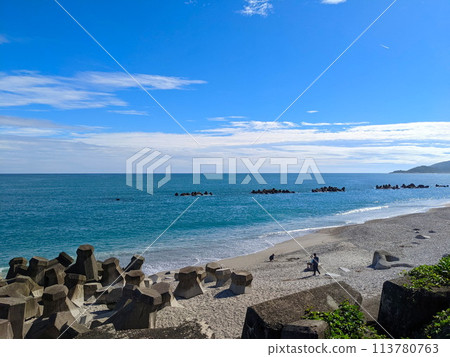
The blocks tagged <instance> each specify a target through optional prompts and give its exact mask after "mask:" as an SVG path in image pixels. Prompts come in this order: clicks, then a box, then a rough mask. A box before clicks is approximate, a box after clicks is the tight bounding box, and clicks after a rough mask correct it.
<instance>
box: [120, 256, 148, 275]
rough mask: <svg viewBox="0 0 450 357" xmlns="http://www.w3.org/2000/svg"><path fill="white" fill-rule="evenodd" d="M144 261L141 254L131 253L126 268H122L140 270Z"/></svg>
mask: <svg viewBox="0 0 450 357" xmlns="http://www.w3.org/2000/svg"><path fill="white" fill-rule="evenodd" d="M144 262H145V258H144V257H143V256H141V255H138V254H135V255H133V257H132V258H131V261H130V263H129V264H128V265H127V266H126V268H125V269H124V270H125V271H130V270H140V269H142V266H143V265H144Z"/></svg>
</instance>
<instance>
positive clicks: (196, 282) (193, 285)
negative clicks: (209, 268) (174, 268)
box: [174, 267, 204, 299]
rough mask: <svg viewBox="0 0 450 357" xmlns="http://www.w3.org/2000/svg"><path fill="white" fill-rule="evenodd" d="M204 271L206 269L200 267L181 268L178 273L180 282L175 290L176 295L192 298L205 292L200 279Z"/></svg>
mask: <svg viewBox="0 0 450 357" xmlns="http://www.w3.org/2000/svg"><path fill="white" fill-rule="evenodd" d="M202 272H204V270H201V271H199V269H198V267H185V268H183V269H180V271H179V273H178V280H179V283H178V285H177V287H176V289H175V291H174V295H175V296H178V297H182V298H185V299H190V298H192V297H194V296H197V295H200V294H203V293H204V290H203V286H202V283H201V280H200V278H201V273H202ZM199 273H200V274H199ZM199 275H200V277H199Z"/></svg>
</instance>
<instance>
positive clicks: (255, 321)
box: [242, 282, 362, 338]
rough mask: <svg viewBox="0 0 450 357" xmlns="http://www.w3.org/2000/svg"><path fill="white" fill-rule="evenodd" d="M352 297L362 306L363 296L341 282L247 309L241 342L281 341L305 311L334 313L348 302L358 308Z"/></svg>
mask: <svg viewBox="0 0 450 357" xmlns="http://www.w3.org/2000/svg"><path fill="white" fill-rule="evenodd" d="M342 287H344V288H345V290H346V291H345V290H344V289H342ZM352 297H353V298H354V299H356V301H357V303H358V304H361V302H362V297H361V294H360V293H359V292H358V291H356V290H355V289H353V288H352V287H351V286H350V285H348V284H347V283H345V282H340V283H339V284H338V283H332V284H328V285H324V286H320V287H317V288H314V289H310V290H305V291H300V292H298V293H294V294H291V295H287V296H283V297H281V298H277V299H273V300H269V301H265V302H262V303H260V304H257V305H253V306H250V307H249V308H247V314H246V316H245V322H244V328H243V330H242V338H281V334H282V330H283V328H284V327H285V326H287V325H289V324H292V323H294V322H296V321H299V320H301V319H302V318H303V317H304V315H305V310H306V309H309V308H311V309H312V310H315V311H321V312H326V311H333V310H335V309H337V308H338V307H339V304H340V303H342V302H344V301H345V300H348V301H350V302H351V303H352V304H356V302H355V301H354V300H353V298H352Z"/></svg>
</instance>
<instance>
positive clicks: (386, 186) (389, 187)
mask: <svg viewBox="0 0 450 357" xmlns="http://www.w3.org/2000/svg"><path fill="white" fill-rule="evenodd" d="M375 188H376V189H377V190H399V189H400V188H430V186H425V185H417V186H416V185H415V184H413V183H410V184H409V185H405V184H403V185H401V186H399V185H395V186H393V185H391V184H386V185H376V186H375Z"/></svg>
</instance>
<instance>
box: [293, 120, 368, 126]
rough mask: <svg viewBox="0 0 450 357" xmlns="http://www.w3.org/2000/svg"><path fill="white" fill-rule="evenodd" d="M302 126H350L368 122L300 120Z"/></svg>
mask: <svg viewBox="0 0 450 357" xmlns="http://www.w3.org/2000/svg"><path fill="white" fill-rule="evenodd" d="M301 124H302V125H303V126H351V125H364V124H369V122H368V121H360V122H348V123H308V122H304V121H303V122H302V123H301Z"/></svg>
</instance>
